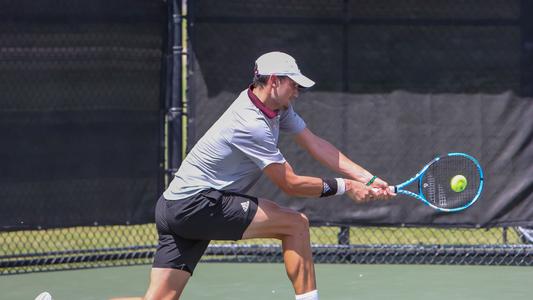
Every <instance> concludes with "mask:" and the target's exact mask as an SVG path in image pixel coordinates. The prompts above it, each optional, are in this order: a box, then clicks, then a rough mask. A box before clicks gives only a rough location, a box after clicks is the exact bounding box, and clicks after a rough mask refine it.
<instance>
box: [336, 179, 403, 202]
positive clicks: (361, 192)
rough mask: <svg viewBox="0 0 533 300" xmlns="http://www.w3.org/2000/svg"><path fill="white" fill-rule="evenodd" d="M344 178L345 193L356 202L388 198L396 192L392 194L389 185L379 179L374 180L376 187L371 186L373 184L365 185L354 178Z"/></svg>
mask: <svg viewBox="0 0 533 300" xmlns="http://www.w3.org/2000/svg"><path fill="white" fill-rule="evenodd" d="M344 180H345V181H346V192H345V194H346V195H347V196H348V197H350V199H352V200H353V201H355V202H357V203H364V202H368V201H372V200H388V199H391V198H392V197H394V196H396V194H394V193H393V192H392V191H391V189H390V188H389V185H388V184H387V183H386V182H385V181H383V180H381V179H376V181H374V184H376V185H377V186H376V187H373V186H374V184H372V186H367V185H365V184H363V183H361V182H358V181H355V180H350V179H344ZM378 180H379V181H378Z"/></svg>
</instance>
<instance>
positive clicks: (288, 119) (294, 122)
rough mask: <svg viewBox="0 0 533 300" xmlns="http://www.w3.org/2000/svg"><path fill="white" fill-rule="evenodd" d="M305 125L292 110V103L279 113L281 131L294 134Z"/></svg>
mask: <svg viewBox="0 0 533 300" xmlns="http://www.w3.org/2000/svg"><path fill="white" fill-rule="evenodd" d="M305 127H306V124H305V121H304V120H303V119H302V117H300V115H298V114H297V113H296V112H295V111H294V109H293V107H292V105H289V108H288V109H286V110H284V111H283V112H282V113H281V114H280V120H279V128H280V130H282V131H283V132H286V133H290V134H295V133H299V132H300V131H302V130H304V129H305Z"/></svg>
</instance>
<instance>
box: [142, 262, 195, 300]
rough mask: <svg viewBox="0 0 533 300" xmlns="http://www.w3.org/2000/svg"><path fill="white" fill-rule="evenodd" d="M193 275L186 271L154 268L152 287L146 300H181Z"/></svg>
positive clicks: (151, 280) (147, 293)
mask: <svg viewBox="0 0 533 300" xmlns="http://www.w3.org/2000/svg"><path fill="white" fill-rule="evenodd" d="M190 277H191V274H190V273H189V272H186V271H182V270H177V269H167V268H152V272H151V274H150V286H149V287H148V291H147V292H146V295H145V296H144V300H156V299H161V300H176V299H179V297H180V295H181V293H182V292H183V289H184V288H185V285H186V284H187V281H188V280H189V278H190Z"/></svg>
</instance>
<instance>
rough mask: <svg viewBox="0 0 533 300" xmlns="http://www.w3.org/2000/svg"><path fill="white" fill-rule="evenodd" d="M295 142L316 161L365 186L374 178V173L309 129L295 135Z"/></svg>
mask: <svg viewBox="0 0 533 300" xmlns="http://www.w3.org/2000/svg"><path fill="white" fill-rule="evenodd" d="M295 141H296V143H298V145H300V147H302V148H303V149H305V150H307V152H309V153H310V154H311V156H312V157H313V158H314V159H316V160H317V161H319V162H321V163H322V164H323V165H325V166H326V167H328V168H329V169H330V170H332V171H334V172H337V173H340V174H342V175H344V176H346V177H347V178H351V179H354V180H357V181H359V182H361V183H365V184H366V183H367V182H368V181H370V180H371V179H372V177H373V175H372V173H370V172H369V171H367V170H366V169H364V168H363V167H361V166H359V165H358V164H356V163H354V162H353V161H351V160H350V159H349V158H348V157H346V156H345V155H344V154H343V153H342V152H341V151H340V150H339V149H337V148H336V147H335V146H333V145H332V144H331V143H329V142H328V141H326V140H324V139H322V138H320V137H319V136H317V135H315V134H314V133H313V132H311V130H309V129H308V128H305V129H304V130H303V131H302V132H300V133H298V134H297V135H295Z"/></svg>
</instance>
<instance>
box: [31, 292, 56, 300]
mask: <svg viewBox="0 0 533 300" xmlns="http://www.w3.org/2000/svg"><path fill="white" fill-rule="evenodd" d="M35 300H53V299H52V295H50V293H49V292H42V293H40V294H39V296H37V298H35Z"/></svg>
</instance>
